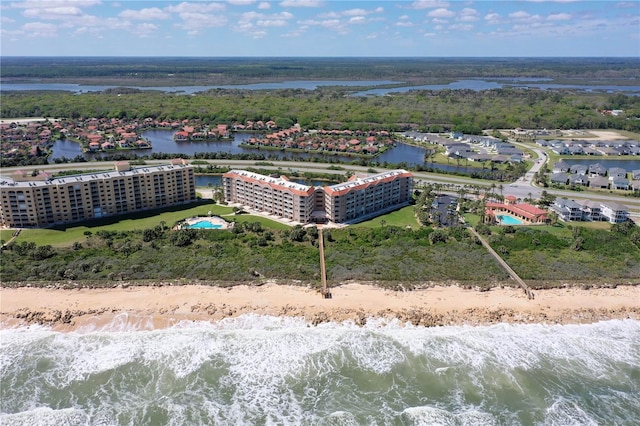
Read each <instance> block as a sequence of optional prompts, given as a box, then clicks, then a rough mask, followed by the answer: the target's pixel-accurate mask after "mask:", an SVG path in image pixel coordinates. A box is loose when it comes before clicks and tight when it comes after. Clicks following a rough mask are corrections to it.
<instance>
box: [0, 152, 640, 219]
mask: <svg viewBox="0 0 640 426" xmlns="http://www.w3.org/2000/svg"><path fill="white" fill-rule="evenodd" d="M527 147H528V148H530V149H531V147H530V146H527ZM533 149H534V151H536V153H537V154H538V155H539V156H540V158H542V159H543V161H538V162H536V163H535V164H534V165H533V167H532V169H531V170H530V171H529V172H527V174H526V176H525V177H524V180H518V181H517V182H512V183H510V184H502V185H503V189H502V193H503V195H513V196H515V197H518V198H527V197H529V196H530V195H531V196H532V197H533V198H539V197H540V193H541V192H542V189H541V188H539V187H536V186H534V185H533V184H532V180H533V175H534V174H535V172H536V171H538V170H539V169H540V168H541V167H542V165H543V164H544V162H546V161H547V157H546V154H544V152H543V151H542V150H539V149H537V148H533ZM207 161H208V162H209V163H210V164H215V165H219V166H229V167H232V168H240V169H241V168H246V167H259V168H262V169H268V170H274V171H277V170H279V171H280V172H281V173H283V174H286V173H287V172H289V169H295V170H297V171H298V172H301V173H304V172H310V173H329V174H335V175H344V174H345V173H347V171H350V172H365V173H366V172H367V171H368V170H369V169H370V167H366V166H354V165H350V164H328V163H311V162H295V161H269V162H268V163H269V164H273V165H272V166H265V165H261V164H260V163H263V164H264V163H265V162H264V161H256V160H207ZM145 162H146V163H147V164H167V162H168V160H145ZM330 167H340V168H341V169H340V170H334V169H331V168H330ZM34 169H38V170H49V171H56V170H58V171H59V170H111V169H113V162H109V161H105V162H87V163H67V164H46V165H40V166H23V167H5V168H3V169H2V171H0V174H2V175H4V176H11V173H13V172H14V171H16V170H24V171H27V172H30V171H32V170H34ZM375 170H377V171H383V170H384V169H382V168H380V167H375ZM413 175H414V176H415V180H416V182H417V183H419V184H420V183H440V184H450V185H458V186H460V185H469V186H491V185H492V184H495V185H498V186H499V185H500V182H492V181H486V180H479V179H472V178H467V177H463V176H453V175H445V174H439V173H428V172H413ZM545 190H546V191H547V192H548V193H549V194H554V195H556V196H560V197H568V198H572V199H591V200H600V201H615V202H617V203H620V204H624V205H625V206H627V207H628V208H629V209H630V210H631V211H633V212H634V214H635V215H640V199H637V198H629V197H622V196H618V195H609V194H596V193H592V192H589V193H587V192H576V191H562V190H557V189H551V188H545Z"/></svg>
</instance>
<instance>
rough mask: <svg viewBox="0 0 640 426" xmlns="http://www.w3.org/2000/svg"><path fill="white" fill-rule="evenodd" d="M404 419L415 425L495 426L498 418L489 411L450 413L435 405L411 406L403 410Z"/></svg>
mask: <svg viewBox="0 0 640 426" xmlns="http://www.w3.org/2000/svg"><path fill="white" fill-rule="evenodd" d="M402 419H403V420H404V421H405V422H406V423H407V424H410V425H414V426H436V425H439V426H467V425H469V426H493V425H496V424H497V421H496V419H495V418H494V417H493V416H492V415H491V414H489V413H482V412H480V411H466V412H462V413H457V414H456V413H450V412H448V411H446V410H443V409H440V408H435V407H427V406H424V407H410V408H407V409H406V410H404V411H403V412H402Z"/></svg>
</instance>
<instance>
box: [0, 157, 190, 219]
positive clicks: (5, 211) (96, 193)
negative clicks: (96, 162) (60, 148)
mask: <svg viewBox="0 0 640 426" xmlns="http://www.w3.org/2000/svg"><path fill="white" fill-rule="evenodd" d="M22 179H24V180H22ZM29 179H30V178H28V177H26V176H15V175H14V179H4V180H2V181H0V223H1V224H2V225H3V226H8V227H17V228H26V227H46V226H51V225H57V224H64V223H71V222H77V221H82V220H89V219H94V218H100V217H105V216H112V215H118V214H125V213H131V212H136V211H140V210H148V209H155V208H159V207H166V206H172V205H175V204H182V203H189V202H192V201H194V200H195V199H196V190H195V179H194V176H193V167H192V166H189V165H187V164H185V163H184V162H183V161H182V160H173V161H172V162H171V164H167V165H162V166H153V167H139V168H132V167H131V166H130V165H129V163H128V162H118V163H116V164H115V170H114V171H111V172H99V173H89V174H82V175H75V176H65V177H60V178H55V179H51V178H46V179H43V178H41V179H40V180H29Z"/></svg>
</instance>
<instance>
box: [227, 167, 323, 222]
mask: <svg viewBox="0 0 640 426" xmlns="http://www.w3.org/2000/svg"><path fill="white" fill-rule="evenodd" d="M222 185H223V188H224V196H225V199H226V200H227V201H229V202H232V203H237V204H240V205H242V206H245V207H247V208H250V209H253V210H256V211H258V212H264V213H267V214H270V215H274V216H278V217H282V218H286V219H289V220H293V221H296V222H300V223H306V222H308V221H309V220H310V219H311V216H312V214H313V212H314V210H316V208H317V205H318V204H320V205H321V200H322V194H321V193H320V192H319V191H318V190H317V189H316V188H314V187H312V186H307V185H302V184H300V183H297V182H292V181H290V180H289V179H288V178H287V177H285V176H280V177H271V176H265V175H261V174H258V173H253V172H248V171H246V170H231V171H229V172H227V173H225V174H224V175H222Z"/></svg>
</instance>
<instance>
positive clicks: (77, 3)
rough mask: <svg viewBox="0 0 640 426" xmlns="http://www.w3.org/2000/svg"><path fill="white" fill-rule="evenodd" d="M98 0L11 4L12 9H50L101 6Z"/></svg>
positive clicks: (56, 0)
mask: <svg viewBox="0 0 640 426" xmlns="http://www.w3.org/2000/svg"><path fill="white" fill-rule="evenodd" d="M101 3H102V2H101V1H100V0H27V1H18V2H12V3H11V4H10V5H9V7H10V8H12V9H48V8H52V7H88V6H95V5H98V4H101Z"/></svg>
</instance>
